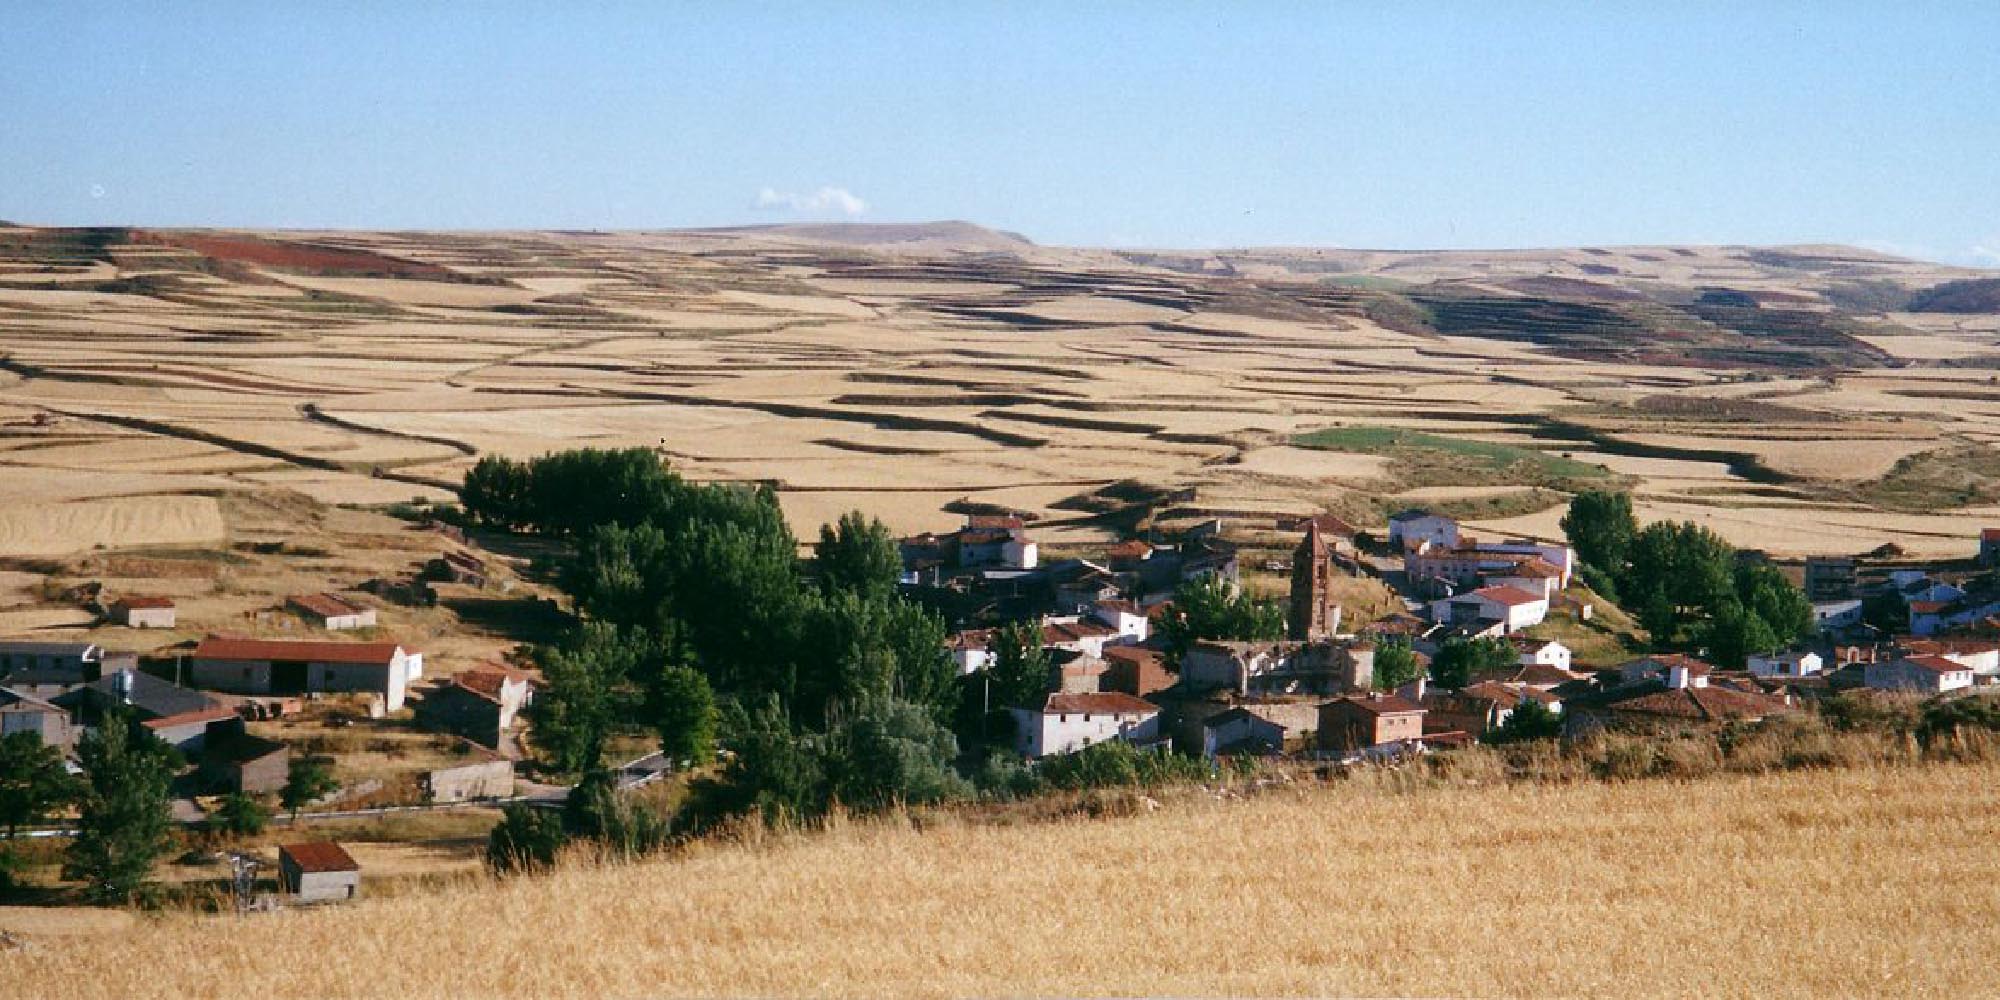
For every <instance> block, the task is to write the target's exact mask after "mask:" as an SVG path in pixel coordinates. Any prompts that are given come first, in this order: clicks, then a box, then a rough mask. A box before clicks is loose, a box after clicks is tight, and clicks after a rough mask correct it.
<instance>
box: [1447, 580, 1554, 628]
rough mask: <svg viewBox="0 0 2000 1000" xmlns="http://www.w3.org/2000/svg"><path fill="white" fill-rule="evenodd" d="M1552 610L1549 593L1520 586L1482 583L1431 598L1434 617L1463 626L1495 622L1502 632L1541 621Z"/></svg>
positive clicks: (1526, 626)
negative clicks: (1454, 594) (1469, 589)
mask: <svg viewBox="0 0 2000 1000" xmlns="http://www.w3.org/2000/svg"><path fill="white" fill-rule="evenodd" d="M1548 614H1549V599H1548V598H1547V597H1543V596H1540V595H1538V594H1531V593H1529V592H1527V591H1525V590H1522V589H1520V588H1518V587H1481V588H1479V589H1478V590H1475V591H1472V592H1471V593H1469V594H1460V595H1459V596H1457V597H1446V598H1442V599H1440V600H1436V601H1433V602H1431V620H1433V621H1436V622H1439V623H1441V624H1447V625H1451V626H1454V627H1461V628H1470V627H1475V626H1479V625H1482V624H1483V623H1494V624H1495V625H1497V627H1498V631H1499V634H1501V635H1511V634H1513V633H1515V632H1518V631H1520V630H1521V629H1524V628H1532V627H1533V626H1536V625H1540V624H1541V623H1542V620H1543V619H1544V618H1547V617H1548Z"/></svg>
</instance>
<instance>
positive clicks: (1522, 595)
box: [1467, 587, 1548, 608]
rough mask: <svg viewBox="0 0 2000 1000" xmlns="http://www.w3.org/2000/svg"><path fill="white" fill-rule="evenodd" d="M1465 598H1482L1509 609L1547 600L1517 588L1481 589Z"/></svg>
mask: <svg viewBox="0 0 2000 1000" xmlns="http://www.w3.org/2000/svg"><path fill="white" fill-rule="evenodd" d="M1467 596H1468V597H1483V598H1485V599H1486V600H1489V601H1492V602H1493V603H1495V604H1504V605H1506V606H1508V607H1510V608H1515V607H1520V606H1521V605H1523V604H1535V603H1538V602H1541V601H1545V600H1547V599H1548V598H1545V597H1542V596H1541V595H1539V594H1530V593H1528V592H1527V591H1525V590H1522V589H1521V588H1519V587H1481V588H1479V589H1478V590H1475V591H1473V592H1472V593H1471V594H1468V595H1467Z"/></svg>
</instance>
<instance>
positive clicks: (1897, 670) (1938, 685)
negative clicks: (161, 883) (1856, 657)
mask: <svg viewBox="0 0 2000 1000" xmlns="http://www.w3.org/2000/svg"><path fill="white" fill-rule="evenodd" d="M1861 676H1862V683H1864V684H1866V685H1868V686H1869V687H1871V688H1875V689H1877V690H1882V691H1921V692H1923V693H1924V694H1943V693H1945V692H1946V691H1957V690H1960V689H1962V688H1969V687H1971V686H1972V668H1971V667H1968V666H1966V665H1965V664H1963V663H1955V662H1953V661H1951V660H1947V659H1945V658H1944V657H1942V656H1905V657H1903V658H1902V659H1898V660H1884V661H1881V662H1878V663H1870V664H1868V665H1866V666H1865V667H1863V668H1862V675H1861Z"/></svg>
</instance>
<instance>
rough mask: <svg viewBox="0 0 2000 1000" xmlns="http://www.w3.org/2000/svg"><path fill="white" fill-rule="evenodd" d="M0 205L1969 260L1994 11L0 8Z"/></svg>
mask: <svg viewBox="0 0 2000 1000" xmlns="http://www.w3.org/2000/svg"><path fill="white" fill-rule="evenodd" d="M0 53H4V56H0V219H8V220H12V221H16V222H25V223H39V224H61V225H80V224H134V225H151V226H225V227H274V228H275V227H286V228H366V229H501V228H599V229H650V228H666V227H680V226H712V225H734V224H754V223H771V222H790V221H798V220H806V219H811V220H851V221H863V222H870V221H874V222H908V221H923V220H934V219H965V220H970V221H974V222H978V223H981V224H984V225H989V226H993V227H996V228H1000V229H1006V230H1011V231H1015V232H1019V233H1022V234H1024V235H1026V236H1028V237H1030V238H1032V239H1034V240H1036V241H1038V242H1042V243H1051V244H1066V245H1091V246H1161V247H1168V246H1171V247H1218V246H1246V245H1325V246H1347V247H1374V248H1396V249H1418V248H1441V247H1467V248H1483V247H1527V246H1576V245H1602V244H1636V243H1759V244H1769V243H1808V242H1841V243H1852V244H1860V245H1864V246H1869V247H1872V248H1876V249H1882V250H1889V251H1892V252H1899V253H1904V254H1908V255H1912V256H1919V257H1926V258H1931V259H1937V260H1944V261H1949V262H1953V263H1962V264H1977V265H1985V266H1996V267H2000V3H1993V2H1991V0H1987V2H1975V3H1962V4H1946V3H1933V4H1926V3H1890V2H1867V3H1861V2H1840V0H1820V2H1813V3H1788V2H1782V0H1763V2H1737V3H1704V2H1697V0H1687V2H1675V3H1654V2H1646V3H1629V4H1628V3H1616V2H1596V3H1565V2H1560V0H1543V2H1521V3H1508V2H1504V0H1490V2H1486V3H1477V4H1474V3H1464V4H1457V3H1415V2H1408V3H1387V2H1358V0H1357V2H1330V3H1285V2H1276V0H1268V2H1260V0H1242V2H1238V3H1229V4H1220V3H1218V4H1209V3H1197V2H1174V0H1157V2H1152V3H1117V2H1096V3H1092V2H1080V0H1070V2H1046V3H1043V2H1034V0H1021V2H1014V3H1004V4H1002V3H991V4H988V3H980V2H975V0H949V2H945V3H932V4H917V3H897V4H890V3H880V4H876V3H868V2H862V0H854V2H844V3H838V4H836V3H832V2H823V3H779V2H768V3H752V2H747V0H741V2H736V0H732V2H723V0H716V2H713V3H632V4H621V3H587V2H579V3H574V4H546V3H537V4H526V3H523V4H512V3H505V2H488V3H479V4H453V3H444V2H409V0H403V2H348V3H333V2H320V3H302V4H295V5H268V4H262V3H256V4H252V3H240V4H238V3H157V4H115V3H84V2H78V3H60V4H38V5H37V4H25V3H11V4H4V5H0Z"/></svg>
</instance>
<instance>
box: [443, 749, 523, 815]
mask: <svg viewBox="0 0 2000 1000" xmlns="http://www.w3.org/2000/svg"><path fill="white" fill-rule="evenodd" d="M469 749H470V750H471V753H470V754H468V755H467V757H466V761H465V763H463V764H455V765H452V766H450V767H440V768H437V769H435V770H433V771H431V772H429V773H428V774H426V775H424V791H425V793H426V794H427V795H428V797H429V798H430V800H431V801H432V802H471V801H474V800H478V799H506V798H512V797H513V795H514V762H513V761H510V760H507V759H506V758H504V757H500V756H498V755H496V754H492V753H488V752H486V751H485V750H483V749H481V748H479V747H478V746H477V745H471V746H470V747H469Z"/></svg>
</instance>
